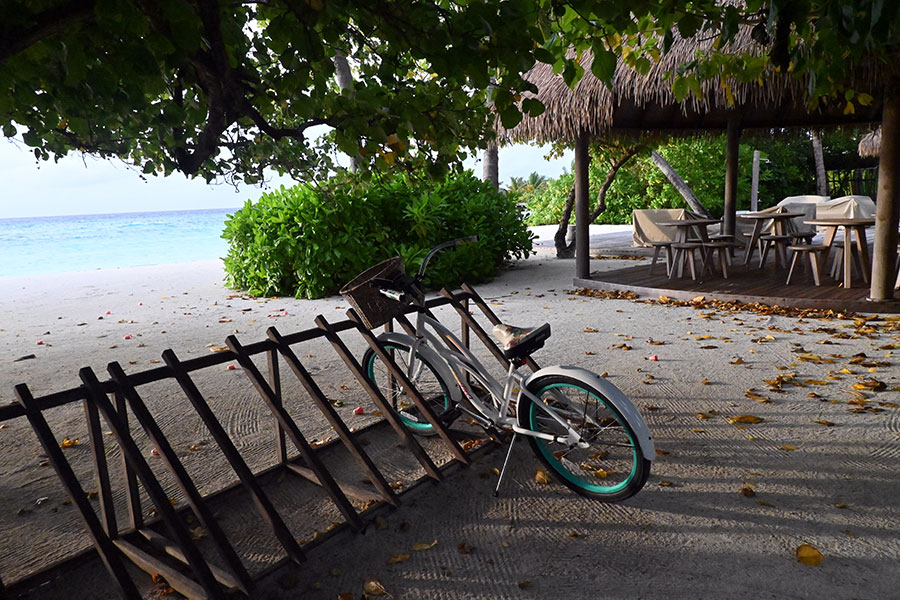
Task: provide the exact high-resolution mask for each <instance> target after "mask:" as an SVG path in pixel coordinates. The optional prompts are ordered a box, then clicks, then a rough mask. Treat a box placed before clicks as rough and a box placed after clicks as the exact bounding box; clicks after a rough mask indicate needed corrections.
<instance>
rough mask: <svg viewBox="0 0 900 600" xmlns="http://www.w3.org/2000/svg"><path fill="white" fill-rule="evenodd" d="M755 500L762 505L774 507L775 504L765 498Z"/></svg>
mask: <svg viewBox="0 0 900 600" xmlns="http://www.w3.org/2000/svg"><path fill="white" fill-rule="evenodd" d="M755 502H756V503H757V504H759V505H760V506H770V507H774V505H773V504H769V503H768V502H766V501H765V500H755Z"/></svg>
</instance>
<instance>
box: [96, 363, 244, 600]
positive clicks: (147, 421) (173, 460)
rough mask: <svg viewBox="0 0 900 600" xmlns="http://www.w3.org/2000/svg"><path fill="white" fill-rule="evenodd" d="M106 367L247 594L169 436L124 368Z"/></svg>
mask: <svg viewBox="0 0 900 600" xmlns="http://www.w3.org/2000/svg"><path fill="white" fill-rule="evenodd" d="M107 371H109V374H110V376H112V379H113V381H115V382H116V383H117V384H118V385H119V387H120V390H121V393H122V395H123V396H124V397H125V399H126V400H127V401H128V404H129V405H130V406H131V411H132V412H133V413H134V417H135V418H136V419H137V421H138V424H140V426H141V428H142V429H143V430H144V432H145V433H146V434H147V437H148V438H150V441H151V442H153V445H154V446H155V447H156V449H157V451H158V452H159V456H160V458H161V459H162V461H163V463H164V464H165V465H166V467H168V469H169V471H170V472H171V473H172V475H173V476H174V477H175V481H176V483H177V484H178V487H179V488H180V489H181V491H182V492H183V493H184V495H185V498H186V499H187V502H188V504H189V505H190V506H191V509H192V510H193V511H194V514H195V515H197V519H199V521H200V524H201V525H202V526H203V527H204V528H205V529H206V531H207V532H208V533H209V536H210V539H211V540H212V541H213V544H214V545H215V546H216V549H217V550H218V551H219V555H220V556H222V558H224V559H225V561H226V562H227V563H228V566H229V567H230V568H231V570H232V571H233V572H234V575H235V577H236V578H237V579H238V580H239V582H240V585H239V586H238V587H239V588H240V589H241V590H242V591H243V592H244V593H246V594H249V590H250V588H251V586H252V582H251V578H250V574H249V573H248V572H247V569H246V568H245V567H244V564H243V563H242V562H241V559H240V558H239V557H238V555H237V552H235V550H234V547H233V546H232V545H231V543H230V542H229V541H228V537H227V536H226V535H225V532H224V531H223V530H222V528H221V527H220V526H219V522H218V521H217V520H216V518H215V517H214V516H213V514H212V511H210V509H209V508H208V507H207V505H206V502H205V501H204V500H203V496H201V495H200V491H199V490H198V489H197V487H196V486H195V485H194V482H193V480H192V479H191V476H190V475H189V474H188V472H187V469H185V467H184V464H183V463H182V462H181V460H180V459H179V458H178V455H177V454H176V453H175V450H174V449H173V448H172V446H171V444H169V440H168V439H167V438H166V436H165V434H163V432H162V429H160V427H159V424H158V423H157V422H156V419H154V418H153V415H152V414H150V410H149V409H148V408H147V405H146V404H145V403H144V400H143V398H141V396H140V394H139V393H138V391H137V389H135V387H134V386H132V385H131V383H129V381H128V376H127V375H126V374H125V371H124V370H123V369H122V366H121V365H120V364H119V363H117V362H112V363H109V365H108V366H107ZM210 567H211V566H210Z"/></svg>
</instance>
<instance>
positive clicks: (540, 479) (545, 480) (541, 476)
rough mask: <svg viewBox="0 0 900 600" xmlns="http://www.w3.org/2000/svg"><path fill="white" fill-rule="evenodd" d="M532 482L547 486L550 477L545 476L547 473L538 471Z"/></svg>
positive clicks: (541, 470)
mask: <svg viewBox="0 0 900 600" xmlns="http://www.w3.org/2000/svg"><path fill="white" fill-rule="evenodd" d="M534 480H535V481H536V482H538V483H540V484H541V485H547V484H549V483H550V475H549V474H547V471H545V470H543V469H538V470H537V473H535V474H534Z"/></svg>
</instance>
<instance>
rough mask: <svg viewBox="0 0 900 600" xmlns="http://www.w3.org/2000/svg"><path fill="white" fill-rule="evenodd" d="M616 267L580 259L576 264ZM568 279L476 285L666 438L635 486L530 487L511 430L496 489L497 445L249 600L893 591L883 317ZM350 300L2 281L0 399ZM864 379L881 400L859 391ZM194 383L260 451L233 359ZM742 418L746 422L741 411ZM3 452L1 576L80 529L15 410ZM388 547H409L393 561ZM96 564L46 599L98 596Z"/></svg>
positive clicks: (201, 436)
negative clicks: (786, 312) (588, 289)
mask: <svg viewBox="0 0 900 600" xmlns="http://www.w3.org/2000/svg"><path fill="white" fill-rule="evenodd" d="M551 235H552V234H551ZM545 239H546V236H545ZM617 264H618V265H621V264H622V263H621V262H619V261H610V260H595V261H593V263H592V269H604V268H613V267H614V266H616V265H617ZM573 269H574V263H573V261H560V260H556V259H554V258H552V257H550V255H549V253H548V252H546V251H542V253H541V254H539V255H538V256H535V257H532V258H530V259H528V260H525V261H518V262H516V263H515V264H513V265H512V266H511V267H510V268H509V269H507V270H506V271H504V272H503V274H501V276H500V277H498V278H497V279H495V280H494V281H492V282H489V283H486V284H482V285H480V286H476V289H478V290H479V292H480V293H481V294H482V295H483V296H484V297H485V298H486V299H488V300H490V301H491V303H492V308H494V309H495V310H496V311H497V313H498V314H499V315H500V316H501V318H503V319H506V320H508V321H509V322H511V323H513V324H516V325H537V324H540V323H543V322H550V323H551V326H552V328H553V336H552V337H551V339H550V340H549V341H548V343H547V345H546V346H545V348H544V349H542V350H540V351H539V352H538V353H537V354H536V356H535V358H536V359H537V360H538V362H540V363H541V364H546V365H549V364H555V363H562V364H574V365H580V366H583V367H586V368H589V369H592V370H594V371H597V372H605V373H608V376H609V380H610V381H612V382H613V383H615V384H616V385H617V386H618V387H619V388H620V389H622V390H623V391H624V392H625V393H626V394H627V395H628V396H629V397H630V398H631V399H632V400H633V401H634V403H635V404H636V405H637V406H638V408H639V409H640V411H641V413H642V414H643V416H644V417H645V418H646V420H647V421H648V424H649V426H650V428H651V430H652V433H653V435H654V438H655V442H656V445H657V449H658V450H659V453H658V457H657V459H656V461H655V462H654V465H653V471H652V474H651V477H650V480H649V482H648V484H647V486H646V488H645V489H644V490H643V491H642V492H641V493H639V494H638V495H637V496H636V497H634V498H632V499H630V500H628V501H626V502H625V503H623V504H616V505H606V504H599V503H595V502H591V501H588V500H584V499H581V498H579V497H577V496H575V495H574V494H572V493H571V492H569V491H567V489H566V488H564V487H562V486H559V485H556V484H552V485H546V484H541V483H538V482H537V481H536V480H535V479H534V474H535V472H536V469H537V461H536V460H535V459H534V457H533V456H532V455H531V454H530V451H529V449H528V447H527V444H525V443H520V444H519V445H518V446H517V448H516V449H515V450H514V453H513V459H514V460H513V465H512V470H511V473H510V476H509V479H508V481H506V482H505V484H504V488H503V489H502V491H501V496H500V498H498V499H495V498H493V497H492V496H491V492H492V489H493V485H494V483H495V475H494V474H493V472H492V469H494V468H495V467H499V466H500V463H501V462H502V452H492V453H489V454H487V455H486V456H484V457H483V458H481V459H480V460H479V461H478V462H477V463H476V464H475V465H473V466H472V467H470V468H465V469H461V470H459V471H457V472H456V473H455V474H454V475H453V476H452V478H451V480H449V481H446V482H444V483H440V484H435V485H427V486H424V487H423V488H420V489H418V490H416V491H414V492H413V493H411V494H410V498H409V500H407V501H404V503H403V505H401V506H400V507H399V508H398V509H396V510H393V511H390V512H389V513H388V514H387V516H386V518H387V521H386V525H387V526H386V527H384V528H374V527H373V528H370V529H369V530H368V532H367V533H366V534H365V535H359V534H355V533H353V532H350V531H347V532H345V533H342V534H341V535H339V536H338V537H336V538H334V539H333V540H330V541H328V542H326V543H325V544H324V545H322V546H321V547H318V548H315V549H314V550H313V551H311V552H310V553H309V557H308V561H307V562H306V563H304V564H303V565H302V566H300V567H285V568H284V569H282V570H281V571H280V572H278V573H276V574H275V576H273V577H272V578H270V579H269V580H267V583H265V585H264V586H263V588H262V589H261V590H260V592H259V593H260V595H259V597H265V598H323V599H324V598H334V597H335V596H336V595H337V594H339V593H353V594H355V596H354V597H357V598H358V597H361V595H362V593H363V585H364V582H365V581H366V580H369V579H377V580H378V581H380V582H381V583H382V584H383V585H384V587H385V588H386V589H387V590H388V591H389V592H390V593H391V594H392V595H393V596H394V597H395V598H448V599H449V598H454V599H455V598H501V597H503V598H505V597H529V598H584V597H603V598H682V597H716V598H745V597H771V598H850V597H858V598H889V597H894V596H895V595H896V587H897V585H898V583H900V579H898V575H897V569H896V564H897V560H898V558H900V505H898V503H897V498H898V497H900V476H898V470H897V464H898V457H900V408H898V403H900V394H897V391H896V389H897V388H898V386H900V381H898V377H900V367H898V366H897V365H898V362H900V361H898V355H900V354H898V352H900V350H898V349H900V343H898V342H900V330H898V328H897V321H893V320H885V319H881V318H878V319H873V320H870V321H864V320H856V321H854V320H840V319H816V318H806V319H799V318H796V317H791V316H781V315H777V314H758V313H756V312H727V311H723V310H717V309H715V308H713V307H705V308H702V309H698V308H694V307H689V306H672V305H666V304H659V303H652V304H647V303H641V302H635V301H631V300H610V299H600V298H588V297H582V296H577V295H574V294H572V293H569V291H568V290H570V289H571V287H572V285H571V282H572V275H573ZM346 308H347V303H346V302H345V301H344V300H343V299H341V298H339V297H332V298H326V299H322V300H315V301H308V300H296V299H292V298H277V299H253V298H247V297H244V296H241V295H240V294H237V293H235V292H233V291H231V290H228V289H227V288H225V287H224V285H223V284H222V268H221V264H220V263H219V262H218V261H205V262H198V263H185V264H178V265H159V266H152V267H136V268H128V269H117V270H102V271H93V272H88V273H70V274H65V275H54V276H41V277H32V278H14V279H2V280H0V405H3V404H8V403H12V402H14V401H15V395H14V390H13V388H14V386H15V385H16V384H19V383H27V384H28V386H29V388H30V389H31V390H32V392H33V393H34V394H35V395H36V396H40V395H43V394H47V393H51V392H57V391H60V390H64V389H66V388H69V387H73V386H77V385H78V384H79V383H80V380H79V376H78V371H79V369H80V368H82V367H85V366H90V367H92V368H93V369H94V370H95V371H96V372H97V373H98V375H100V377H101V379H103V378H105V373H106V365H107V363H109V362H111V361H118V362H119V363H121V365H122V366H123V367H124V368H125V369H126V371H127V372H136V371H140V370H145V369H149V368H153V367H156V366H159V365H160V360H161V359H160V355H161V353H162V352H163V351H164V350H165V349H169V348H171V349H173V350H174V351H175V353H176V354H177V355H178V357H179V358H181V359H187V358H191V357H196V356H203V355H206V354H209V352H210V349H211V348H215V347H219V346H223V345H224V339H225V337H226V336H228V335H230V334H233V333H234V334H235V335H236V336H237V337H238V338H239V339H240V340H241V341H242V342H243V343H245V344H247V343H252V342H255V341H259V340H262V339H264V338H265V329H266V328H267V327H269V326H271V325H276V326H277V327H278V329H279V330H280V331H282V332H284V333H288V332H293V331H299V330H303V329H308V328H311V327H313V326H314V323H313V320H314V318H315V316H316V315H319V314H322V315H324V316H325V317H326V318H328V319H329V320H330V321H338V320H340V319H342V318H343V315H344V311H345V310H346ZM348 342H349V343H351V345H352V347H353V349H354V351H356V352H360V351H361V350H362V348H363V344H362V342H361V341H359V340H356V341H350V340H349V339H348ZM29 355H34V356H33V358H25V357H28V356H29ZM307 355H308V356H307ZM304 356H305V358H304V361H305V362H306V364H307V365H308V366H309V367H311V370H313V372H314V376H315V377H316V378H317V381H319V382H320V384H321V385H323V386H324V388H325V389H326V393H328V394H329V395H331V394H334V395H339V394H342V393H350V392H346V391H345V390H343V389H342V386H343V387H346V386H344V384H345V383H346V382H347V381H348V379H349V375H348V374H347V373H346V370H345V368H344V367H343V364H342V363H341V362H340V360H339V359H338V358H337V356H336V355H335V354H334V352H332V351H331V349H330V348H329V347H328V346H327V345H326V344H324V343H319V344H317V345H316V344H312V345H311V346H309V347H306V346H304ZM652 356H655V357H656V358H657V360H650V357H652ZM873 380H877V381H880V382H883V383H884V384H885V386H884V389H883V390H882V391H875V389H873V387H872V386H870V387H866V385H867V383H866V382H871V381H873ZM857 384H862V389H856V388H858V387H860V385H857ZM198 385H201V387H202V388H203V390H204V393H205V394H208V395H209V398H210V402H211V404H213V405H214V407H215V409H216V411H217V414H219V415H220V416H223V417H222V418H223V421H225V423H226V425H227V429H228V431H229V433H231V434H232V435H233V436H235V437H236V438H237V439H238V440H239V441H238V445H239V447H240V448H241V449H242V453H243V452H244V451H245V450H246V454H247V456H248V457H249V458H248V461H249V462H251V463H254V464H255V465H257V466H260V465H261V466H264V465H266V464H268V463H269V462H271V446H270V444H271V438H272V436H271V415H269V414H268V413H267V412H266V409H265V407H263V406H262V405H261V403H260V402H258V400H257V399H256V398H255V396H254V394H255V392H253V391H252V388H251V387H250V386H249V384H248V383H247V381H246V377H245V376H244V375H243V373H242V372H241V370H240V369H237V370H234V371H228V370H225V369H224V368H221V367H220V368H217V369H216V370H215V372H214V373H213V372H211V373H209V374H204V376H203V377H199V378H198ZM155 392H156V395H155V396H153V399H152V407H153V409H154V410H155V411H157V412H158V414H160V415H164V418H163V421H164V422H163V424H164V425H165V427H166V428H167V432H168V433H169V435H170V436H171V437H170V439H171V440H172V442H173V445H174V446H175V447H176V449H177V450H178V452H179V455H182V456H184V457H185V460H191V459H194V458H195V459H196V460H194V461H193V462H191V465H190V466H191V469H192V473H195V477H196V478H197V479H198V480H199V481H200V483H201V488H202V490H204V491H211V490H213V489H216V488H217V487H221V486H222V485H226V484H228V483H230V482H232V481H233V480H234V476H233V475H232V474H229V473H227V472H226V470H224V469H222V468H221V466H220V465H221V461H219V462H216V461H215V460H214V459H213V458H211V457H210V458H207V457H205V456H204V457H200V456H199V455H200V454H202V452H200V453H198V452H192V451H190V450H188V447H189V446H191V445H196V444H198V443H203V444H206V443H208V435H206V434H205V433H204V432H203V431H202V427H200V426H198V422H197V419H196V418H195V417H194V416H193V409H192V408H191V407H190V405H189V404H188V403H187V401H186V400H185V399H184V398H183V396H182V395H181V394H179V393H178V390H174V389H159V390H156V391H155ZM148 403H150V400H148ZM351 410H352V404H349V403H348V406H347V407H346V411H347V414H348V418H352V416H350V411H351ZM303 414H304V409H302V408H296V410H295V417H296V418H301V417H302V415H303ZM741 415H753V416H757V417H759V418H761V419H762V421H761V422H759V423H757V424H741V423H740V420H739V419H738V420H737V421H735V417H739V416H741ZM47 417H48V420H49V421H50V423H51V425H52V426H53V427H54V431H55V432H56V434H57V436H58V437H60V438H63V437H70V438H73V439H74V438H76V437H78V438H79V439H81V440H82V441H81V442H80V443H79V444H78V445H77V446H75V447H73V448H70V449H67V453H68V454H67V456H70V457H71V459H72V460H73V462H78V463H79V464H82V467H79V469H81V470H79V469H76V471H77V472H79V473H80V474H85V473H88V472H89V469H88V465H89V459H88V457H89V451H88V449H87V447H86V446H87V444H86V443H85V441H84V440H85V438H84V435H85V426H84V416H83V412H82V410H81V407H80V405H79V406H67V407H62V408H58V409H53V410H51V411H47ZM309 435H312V434H309ZM0 449H2V452H0V540H3V541H0V577H2V578H3V580H4V581H6V582H10V581H15V580H18V579H20V578H22V577H23V576H25V575H27V574H28V573H29V572H30V571H33V570H35V569H37V568H41V567H43V566H46V565H47V564H50V563H52V562H54V561H56V560H59V559H61V558H64V557H65V556H66V555H68V554H71V552H72V551H73V550H74V549H78V548H84V547H88V546H89V540H88V538H87V536H86V534H85V533H84V529H83V527H82V525H81V523H80V521H79V520H78V519H77V516H76V511H75V510H74V509H73V507H72V506H70V505H68V504H67V503H66V502H65V495H64V492H63V490H62V488H61V486H60V485H59V484H58V482H57V480H56V476H55V474H54V473H53V471H52V470H51V469H50V468H48V467H47V466H42V465H46V461H45V457H44V456H43V453H42V451H41V448H40V447H39V445H38V443H37V441H36V439H35V436H34V435H33V433H32V432H31V429H30V427H29V425H28V423H27V421H26V420H25V419H24V418H17V419H15V420H13V421H10V422H7V423H4V424H2V429H0ZM89 484H90V482H89V481H88V482H85V486H86V488H87V487H88V486H89ZM432 541H436V542H437V544H436V545H434V546H433V547H430V548H429V549H427V550H423V551H415V550H414V549H413V547H414V545H415V544H417V543H421V542H424V543H426V545H427V544H430V543H431V542H432ZM801 544H809V545H811V546H813V547H815V548H817V549H818V551H819V552H821V554H822V555H823V557H824V558H823V560H822V562H821V564H820V565H818V566H807V565H805V564H801V563H800V562H798V561H797V558H796V550H797V548H798V547H799V546H800V545H801ZM467 549H471V550H472V551H471V552H464V550H467ZM397 553H408V554H410V557H409V558H408V559H407V560H405V561H401V562H395V563H393V564H388V563H389V559H390V558H391V557H392V556H393V555H395V554H397ZM95 574H96V571H95ZM104 577H105V575H103V574H102V571H100V572H99V575H97V579H96V580H95V581H93V582H91V583H90V585H88V583H86V582H85V583H79V585H77V586H74V587H73V586H71V585H68V586H66V585H57V587H53V586H51V587H48V588H47V589H45V590H44V591H43V592H42V594H44V595H42V596H40V597H45V598H55V597H60V598H62V597H66V598H82V597H83V598H100V597H115V593H114V591H113V589H112V585H111V584H110V583H109V582H108V581H107V580H105V579H104ZM35 597H37V596H35Z"/></svg>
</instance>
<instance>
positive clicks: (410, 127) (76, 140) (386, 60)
mask: <svg viewBox="0 0 900 600" xmlns="http://www.w3.org/2000/svg"><path fill="white" fill-rule="evenodd" d="M2 6H3V8H2V15H0V16H2V18H0V127H2V130H3V133H4V135H6V136H7V137H11V136H13V135H16V134H19V135H21V136H22V138H23V139H24V141H25V143H26V144H28V145H29V146H32V147H33V148H34V153H35V156H36V157H37V158H39V159H45V160H46V159H49V158H51V157H58V156H62V155H64V154H66V153H67V152H70V151H73V150H75V151H77V150H82V151H86V152H90V153H93V154H97V155H100V156H104V157H113V156H116V157H120V158H122V159H124V160H126V161H129V162H131V163H133V164H135V165H136V166H137V167H138V168H140V169H141V170H143V171H144V172H145V173H165V174H168V173H170V172H172V171H174V170H178V171H182V172H184V173H186V174H188V175H196V176H202V177H204V178H206V179H207V180H211V179H214V178H219V177H223V176H224V177H226V178H234V179H242V180H245V181H248V182H256V181H259V180H261V178H262V172H263V168H264V167H274V168H275V169H277V170H278V171H281V172H288V173H291V174H293V175H295V176H298V177H301V176H302V177H306V178H309V177H318V176H323V175H326V174H327V173H328V172H329V171H330V169H331V167H332V162H331V159H330V157H331V156H332V155H333V153H334V151H335V150H340V151H342V152H344V153H346V154H348V155H350V156H355V157H357V158H358V159H359V160H360V161H361V162H364V163H366V164H368V165H374V166H376V167H388V166H390V165H395V164H396V165H407V166H409V165H410V164H416V165H421V164H422V161H424V163H425V164H426V165H427V166H428V167H429V168H430V169H431V171H432V172H435V173H438V172H441V171H443V170H446V169H447V167H448V166H449V165H452V164H454V163H459V162H460V160H461V158H462V154H461V150H462V149H464V148H467V147H471V148H476V147H483V146H485V145H486V143H487V141H488V140H489V138H490V134H489V133H488V132H489V121H490V119H489V118H488V108H487V102H486V98H485V92H480V91H479V90H486V89H487V86H488V83H489V82H490V81H491V78H492V77H496V89H495V91H494V93H493V98H492V101H493V102H494V104H495V105H496V108H497V110H498V111H499V112H500V114H501V115H505V116H504V122H512V120H514V119H515V118H516V117H517V115H519V112H518V108H516V106H515V98H516V94H518V93H520V92H522V91H525V90H532V91H533V90H534V87H533V86H531V85H530V84H527V83H526V82H524V81H523V80H522V79H521V77H520V76H519V75H520V73H521V72H524V71H526V70H527V69H528V68H529V67H530V66H531V65H532V64H533V62H534V58H533V52H534V48H535V40H542V39H543V34H542V33H541V30H540V29H539V27H538V25H539V19H537V18H536V17H535V15H536V12H535V11H536V9H537V5H536V4H535V2H533V1H532V0H516V1H501V0H486V1H485V2H479V3H469V4H465V3H457V2H453V1H452V0H386V1H384V2H377V3H370V2H356V1H355V0H329V1H328V2H323V1H322V0H307V1H293V0H266V1H263V0H259V1H247V2H221V1H218V0H157V1H154V0H131V1H129V0H42V1H41V2H32V1H30V0H12V1H7V2H5V3H3V5H2ZM338 56H346V57H349V58H350V60H351V61H352V62H353V65H352V66H353V68H354V70H355V72H356V74H357V77H358V79H357V81H355V82H354V83H353V88H352V93H346V94H341V91H340V89H339V88H338V86H337V85H336V83H335V80H334V75H335V63H334V59H335V58H336V57H338ZM338 63H340V59H339V60H338ZM320 125H324V126H328V127H330V128H331V133H329V134H328V135H327V136H326V137H325V138H323V139H320V140H318V139H314V137H315V132H316V131H317V130H316V129H314V128H315V127H316V126H320Z"/></svg>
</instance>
